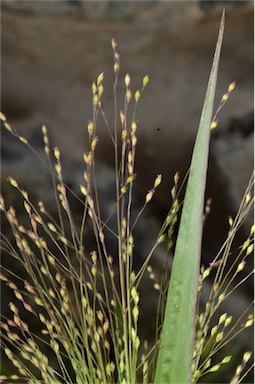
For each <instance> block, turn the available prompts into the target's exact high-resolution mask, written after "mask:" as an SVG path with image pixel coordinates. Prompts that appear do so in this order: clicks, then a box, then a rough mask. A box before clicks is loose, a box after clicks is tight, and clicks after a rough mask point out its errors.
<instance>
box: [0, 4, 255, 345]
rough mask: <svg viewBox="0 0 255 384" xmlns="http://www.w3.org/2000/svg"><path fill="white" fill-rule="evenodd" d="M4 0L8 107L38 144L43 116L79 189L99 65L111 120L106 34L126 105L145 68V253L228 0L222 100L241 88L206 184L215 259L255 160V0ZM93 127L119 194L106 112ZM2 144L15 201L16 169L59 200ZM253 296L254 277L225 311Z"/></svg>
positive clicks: (196, 112)
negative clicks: (149, 197)
mask: <svg viewBox="0 0 255 384" xmlns="http://www.w3.org/2000/svg"><path fill="white" fill-rule="evenodd" d="M1 7H2V13H1V26H2V31H1V32H2V33H1V35H2V37H1V42H2V62H1V111H2V112H3V113H4V114H5V115H6V116H7V119H8V121H9V122H10V123H11V124H12V125H13V126H15V128H16V129H17V130H18V131H19V133H20V134H22V135H24V136H25V137H27V138H28V139H29V140H30V142H31V143H32V144H33V146H34V147H35V148H36V149H37V150H38V151H39V153H40V151H42V148H43V145H42V135H41V126H42V124H45V125H47V127H48V130H49V135H50V140H51V144H52V145H53V146H55V145H57V146H58V147H59V148H60V150H61V153H62V162H63V165H64V169H65V172H66V173H65V175H66V180H67V182H68V183H69V185H71V186H72V187H73V188H74V189H77V191H78V187H79V182H80V178H81V175H82V172H83V169H82V168H81V165H82V164H83V160H82V157H83V153H84V151H85V149H86V140H87V130H86V125H87V121H88V120H89V119H91V117H92V101H91V99H92V97H91V84H92V82H93V81H94V80H95V79H96V78H97V76H98V75H99V74H100V73H101V72H104V75H105V80H104V88H105V92H104V96H103V101H104V111H105V114H106V116H107V118H108V120H109V122H110V124H112V123H113V120H114V116H113V81H114V76H113V54H112V48H111V39H112V38H113V37H114V38H115V40H116V42H117V44H118V47H117V49H118V51H119V52H120V54H121V71H120V82H119V86H118V106H119V108H122V106H123V95H124V76H125V74H126V73H129V74H130V76H131V88H132V89H133V92H135V91H136V90H137V89H138V88H141V84H142V78H143V77H144V76H145V75H146V74H148V75H149V77H150V82H149V84H148V86H147V88H146V90H145V92H144V94H143V96H142V99H141V101H140V104H139V107H138V111H137V119H138V139H139V141H138V152H137V163H136V173H137V182H136V186H137V190H136V199H137V204H138V206H139V201H140V202H141V204H142V203H143V201H144V195H145V194H146V192H147V191H148V190H149V189H150V188H151V186H152V184H153V181H154V179H155V177H156V175H157V174H159V173H162V174H163V182H162V185H161V186H160V187H159V188H158V192H157V193H156V194H155V196H154V203H153V204H154V205H153V204H152V205H153V207H152V208H150V209H149V210H148V212H147V213H146V215H147V216H145V220H144V221H143V223H142V225H144V227H142V228H141V230H140V231H141V232H140V235H139V236H138V239H137V243H138V247H140V248H139V249H143V250H144V252H145V251H146V249H145V248H146V247H145V243H146V236H145V234H147V233H148V234H149V238H150V239H153V236H154V235H155V234H156V232H157V229H158V228H159V226H160V223H161V222H162V220H163V219H164V217H165V215H166V213H167V211H168V207H169V204H170V190H171V187H172V183H173V181H172V180H173V175H174V173H175V172H176V171H179V172H180V175H181V178H183V177H184V176H185V173H186V171H187V169H188V165H189V161H190V157H191V152H192V147H193V144H194V139H195V135H196V131H197V127H198V123H199V118H200V113H201V109H202V104H203V99H204V96H205V90H206V86H207V81H208V76H209V72H210V67H211V63H212V57H213V52H214V49H215V44H216V39H217V33H218V27H219V21H220V15H221V12H222V9H223V8H225V9H226V26H225V35H224V41H223V49H222V58H221V63H220V69H219V78H218V86H217V96H216V102H215V109H216V108H217V106H218V104H219V102H220V100H221V96H222V95H223V94H224V93H225V92H226V91H227V88H228V86H229V84H230V83H232V82H233V81H236V89H235V91H234V92H232V94H231V96H230V99H229V101H228V102H227V104H226V105H225V107H224V108H223V110H222V111H220V114H219V126H218V127H217V128H216V129H215V131H213V132H212V141H211V157H210V162H209V178H208V187H207V197H210V198H212V210H211V213H210V215H209V217H208V220H207V222H206V225H205V236H204V245H203V262H204V263H205V264H206V265H208V263H209V262H210V261H211V260H212V259H213V257H214V255H215V254H216V252H217V251H218V250H219V248H220V245H221V244H222V242H223V241H224V239H225V238H226V235H227V231H228V216H229V215H235V213H236V212H237V209H238V206H239V204H240V201H241V199H242V195H243V193H244V191H245V189H246V186H247V184H248V181H249V178H250V176H251V173H252V170H253V125H254V118H253V102H254V100H253V65H254V64H253V47H254V44H253V2H252V1H229V0H228V1H205V0H202V1H38V0H36V1H20V0H17V1H14V0H12V1H4V0H3V1H2V2H1ZM98 136H99V143H98V147H97V158H98V160H99V161H100V163H99V165H98V169H99V174H100V188H101V191H102V196H107V197H106V203H105V204H107V203H108V202H109V201H112V198H113V197H112V196H110V195H109V193H108V192H109V180H111V177H112V175H113V171H112V167H113V147H112V143H111V140H110V137H109V133H108V130H107V128H106V126H105V124H104V122H103V121H102V119H101V120H99V124H98ZM1 145H2V148H1V155H2V174H1V181H2V190H3V192H5V194H6V195H7V196H6V197H7V198H8V200H9V201H10V202H11V203H12V204H14V205H15V196H14V193H13V191H11V189H10V188H9V187H8V186H7V183H6V178H7V176H8V175H12V176H14V177H17V178H18V180H19V181H20V183H21V184H22V186H24V187H25V188H27V189H28V190H30V191H32V195H33V196H34V198H35V199H37V200H39V199H42V198H43V199H44V200H46V201H47V203H48V204H54V200H53V199H51V196H50V195H49V193H48V190H49V188H48V185H49V183H50V177H49V175H48V174H47V173H46V172H45V170H44V169H43V168H42V167H41V166H40V164H39V163H38V162H37V160H36V159H35V157H34V155H33V154H31V153H29V151H27V149H26V148H25V147H24V146H23V145H22V143H20V142H18V141H17V140H14V139H13V137H11V135H10V134H9V133H8V132H5V131H4V130H3V131H2V141H1ZM100 164H101V165H100ZM52 209H54V207H53V206H52ZM251 223H252V217H251V218H250V221H249V223H248V224H247V225H246V226H245V227H244V228H243V229H241V231H240V241H242V240H243V239H244V238H245V236H246V235H247V233H248V231H249V226H250V225H251ZM139 238H140V239H141V244H140V245H139ZM151 242H152V240H148V244H149V245H150V243H151ZM158 252H159V254H161V252H163V251H162V250H159V251H158ZM159 257H160V256H159ZM249 267H250V268H252V265H250V266H248V268H249ZM252 296H253V289H252V282H249V283H248V284H246V286H245V287H244V288H243V289H241V290H240V292H239V294H238V297H236V298H235V300H232V302H231V308H230V309H229V308H228V310H230V311H232V313H234V314H240V313H242V311H243V310H244V309H245V308H246V306H247V303H248V302H250V300H251V297H252ZM237 303H238V304H237ZM145 318H146V317H145ZM145 333H146V332H145ZM250 336H251V335H248V336H247V335H246V338H245V339H244V340H243V341H242V343H243V345H242V346H241V347H242V348H243V347H247V345H249V342H250ZM242 348H241V349H242ZM250 348H251V347H250Z"/></svg>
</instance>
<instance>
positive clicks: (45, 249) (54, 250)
mask: <svg viewBox="0 0 255 384" xmlns="http://www.w3.org/2000/svg"><path fill="white" fill-rule="evenodd" d="M112 48H113V57H114V65H113V71H114V76H115V81H114V87H113V93H114V112H113V116H114V119H113V120H114V121H113V124H110V123H109V122H108V120H107V118H106V115H105V113H104V110H103V108H102V97H103V94H104V86H103V80H104V74H103V73H101V74H100V75H99V76H98V77H97V79H96V80H95V81H94V82H93V84H92V101H93V112H92V118H91V120H90V121H89V122H88V124H87V133H88V140H87V142H88V148H87V151H86V152H85V153H84V156H83V162H82V165H81V167H82V168H83V169H84V172H83V180H82V182H81V183H80V186H79V190H80V194H79V195H78V194H75V193H74V191H71V190H70V188H69V186H68V185H67V183H66V182H65V179H64V177H63V170H62V162H61V153H60V150H59V149H58V148H57V147H54V148H52V147H51V145H50V140H49V136H48V131H47V127H46V126H43V127H42V138H43V142H44V157H43V158H42V157H41V156H40V160H41V161H42V162H43V163H44V165H45V166H47V167H48V169H49V172H50V174H51V178H52V186H53V194H54V198H55V207H56V214H54V215H52V213H51V212H50V211H48V209H47V207H46V206H45V204H44V202H43V201H38V202H35V201H33V200H32V199H31V198H30V194H29V193H28V191H26V190H25V189H23V187H22V186H21V185H20V183H19V182H18V181H17V180H16V179H15V178H13V177H11V176H10V177H9V179H8V181H9V183H10V185H11V187H12V188H14V189H15V190H16V191H17V193H18V194H19V195H20V196H21V198H22V201H23V209H24V212H25V215H26V220H25V221H24V222H23V221H22V222H21V221H20V219H19V215H18V214H16V211H15V207H14V206H6V205H7V203H6V201H5V198H4V197H3V196H2V195H1V196H0V209H1V211H2V214H3V215H4V216H5V218H6V220H7V222H8V224H9V226H10V228H11V232H12V238H11V239H10V238H9V237H7V236H6V235H5V234H4V233H1V249H2V253H3V255H4V258H10V259H11V260H12V262H13V263H15V264H16V263H19V264H20V266H21V267H22V269H23V273H22V274H18V273H16V271H15V267H14V268H10V267H9V266H5V265H3V266H2V272H1V280H2V283H3V284H6V286H7V287H8V289H9V290H10V291H11V293H10V295H11V297H12V299H11V302H10V303H9V310H8V311H5V310H4V311H3V312H4V313H3V315H2V319H1V328H2V340H1V343H2V347H3V349H4V352H5V354H6V356H7V357H8V359H9V360H10V361H11V363H12V364H13V366H14V368H13V369H14V370H13V373H12V372H11V373H10V375H9V376H8V375H3V374H2V375H1V380H2V381H5V380H14V381H18V382H28V383H33V384H34V383H41V382H43V383H54V384H55V383H56V384H57V383H63V382H64V383H74V382H75V383H77V384H84V383H95V384H96V383H98V384H99V383H122V384H125V383H126V384H131V383H133V384H135V383H137V382H143V383H149V382H152V381H153V380H154V377H155V370H156V364H157V356H158V351H159V346H160V335H161V331H162V324H163V320H164V311H165V307H166V296H167V288H168V282H169V275H170V273H169V258H170V253H171V252H172V250H173V248H174V241H173V233H174V228H175V224H176V222H177V219H178V215H179V211H180V210H181V207H182V202H180V200H179V192H180V188H178V182H179V174H178V173H176V175H175V176H174V185H173V187H172V190H171V196H172V203H171V207H170V209H169V212H168V214H167V216H166V219H165V221H164V222H163V224H162V226H161V228H159V233H158V236H157V237H156V239H155V242H154V245H153V246H152V248H151V251H150V252H149V254H148V255H147V257H146V258H145V259H144V261H143V263H142V265H140V267H139V268H137V267H135V262H134V257H135V236H134V233H135V230H136V226H137V223H138V222H139V220H140V217H141V215H142V214H143V212H144V210H145V209H146V207H147V205H148V204H150V203H151V200H152V199H153V196H154V193H155V192H156V189H157V187H158V186H159V185H160V183H161V180H162V175H156V176H155V179H154V182H152V188H151V189H150V190H149V191H148V193H147V194H146V196H145V197H144V203H143V205H142V208H141V209H140V211H139V212H138V213H137V212H135V213H134V211H133V206H132V202H133V193H134V183H135V180H136V173H135V158H136V151H137V144H138V143H137V130H138V129H139V125H138V122H137V120H136V111H137V106H138V104H139V101H140V97H141V95H142V93H143V91H144V89H145V87H146V85H147V84H148V82H149V78H148V76H145V77H144V78H143V81H142V86H141V89H139V90H136V91H135V92H134V94H133V92H132V90H131V88H130V83H131V77H130V75H129V74H126V75H125V76H124V87H125V96H124V103H123V108H122V109H121V110H119V109H118V107H117V84H118V82H119V75H120V55H119V53H118V51H117V44H116V42H115V40H112ZM233 84H234V83H233ZM233 84H232V85H231V86H230V87H229V89H228V93H227V94H226V95H227V96H226V95H224V96H225V98H223V99H222V102H221V105H220V107H219V109H220V108H221V107H222V106H223V104H225V102H226V99H227V98H228V96H229V94H230V92H231V91H232V90H233V88H234V85H233ZM130 108H133V109H132V113H131V118H129V117H128V116H130V113H129V110H130ZM219 109H218V110H219ZM218 110H217V112H216V114H217V113H218ZM100 114H101V115H102V116H103V120H104V122H105V124H106V127H107V128H108V130H109V135H110V137H111V140H112V144H113V151H114V155H115V164H114V165H115V202H114V204H113V205H112V209H111V212H110V214H109V217H108V218H107V219H105V218H104V219H102V214H101V209H100V207H102V204H104V201H101V200H100V195H99V193H98V188H97V181H96V149H97V145H98V143H99V142H100V138H99V137H98V134H97V121H98V116H99V115H100ZM215 116H216V115H215ZM0 117H1V121H2V123H3V125H4V127H5V128H6V129H7V130H8V131H9V132H10V134H12V135H14V136H15V137H16V138H17V139H18V140H20V141H21V142H22V143H23V144H24V145H26V146H27V147H28V148H29V149H32V150H33V151H34V152H35V154H36V151H35V150H34V149H33V148H32V146H30V143H29V141H28V140H27V139H26V138H24V137H23V136H21V135H20V134H19V133H18V132H17V131H16V129H15V128H14V127H12V125H11V124H9V122H8V121H7V119H6V117H5V115H4V114H2V113H1V116H0ZM215 122H216V117H215V118H214V119H213V123H212V126H211V128H215V126H216V123H215ZM252 187H253V179H251V181H250V183H249V186H248V188H247V191H246V193H245V196H244V199H243V201H242V203H241V206H240V210H239V212H238V213H237V216H236V218H235V219H230V221H229V224H230V228H229V233H228V236H227V239H226V242H225V243H224V244H223V246H222V248H221V249H220V251H219V253H218V254H217V255H216V257H215V259H214V260H213V261H212V263H211V264H210V265H209V266H208V267H207V268H206V267H204V266H202V267H201V270H200V277H199V286H198V302H197V315H196V320H195V322H194V330H195V332H196V336H195V344H194V349H193V350H191V351H190V354H191V356H192V359H193V362H192V367H190V370H191V372H192V383H196V382H197V381H198V380H199V379H200V378H201V377H203V376H204V375H208V374H210V373H215V372H216V371H219V372H220V368H221V366H222V365H224V364H227V363H228V362H230V360H231V352H230V353H229V354H227V355H226V356H225V357H223V358H222V359H221V360H220V361H217V354H218V352H219V351H220V350H221V349H222V348H223V347H224V346H226V345H227V343H228V342H229V341H231V340H232V338H233V337H234V336H235V335H236V334H238V333H240V332H241V331H243V330H245V329H246V328H248V327H249V326H251V325H252V323H253V318H252V316H251V314H250V313H249V312H247V313H246V314H244V316H245V318H244V319H243V318H240V319H233V318H232V315H228V314H227V313H225V312H223V313H221V312H219V311H220V308H221V305H222V303H223V302H224V300H226V299H227V298H228V297H229V295H231V294H232V293H233V291H235V290H236V289H237V288H238V287H239V286H240V285H241V284H242V283H243V282H244V281H246V280H247V279H248V278H249V277H250V276H251V274H252V272H250V273H248V274H247V275H246V276H245V277H243V274H241V272H243V270H244V269H245V264H246V259H247V257H250V255H251V253H252V251H253V245H252V244H253V237H254V226H253V227H252V228H251V230H250V233H249V236H248V237H247V240H246V241H245V242H244V243H243V244H242V245H240V247H239V248H238V249H237V250H236V251H235V252H234V251H233V250H232V244H233V241H234V238H235V236H236V233H237V232H238V230H239V229H240V227H241V225H242V223H243V222H244V220H245V218H246V217H247V216H248V214H249V213H250V211H251V209H252V206H253V197H252ZM70 195H72V197H73V196H74V197H75V198H76V199H77V200H78V202H79V204H80V206H81V207H82V210H81V211H82V213H81V215H80V217H79V218H78V219H77V217H76V216H75V214H74V213H73V209H72V204H71V200H70ZM111 218H114V222H115V225H114V227H113V228H112V227H111V226H110V224H109V223H111V220H110V219H111ZM87 226H91V227H92V229H93V241H92V242H89V243H88V242H87V241H86V228H87ZM109 233H110V234H111V235H112V236H113V238H114V239H115V240H114V241H115V242H116V254H115V255H111V254H110V253H109V252H108V249H107V242H106V238H107V236H108V234H109ZM158 246H161V247H162V246H163V247H164V249H165V255H166V256H165V264H164V268H163V269H162V271H161V276H159V274H158V273H154V270H153V268H152V266H151V264H150V261H151V257H152V255H153V253H154V251H155V250H156V248H157V247H158ZM230 258H232V262H231V265H230V267H229V259H230ZM145 274H147V275H149V278H150V279H151V286H152V287H153V289H155V290H156V291H157V292H158V298H159V299H158V309H157V310H156V311H155V313H156V316H157V318H156V321H155V324H156V325H155V332H154V338H153V342H152V343H151V342H150V343H148V342H147V341H146V340H142V336H141V335H140V334H139V329H140V328H139V315H140V308H141V306H142V302H143V297H142V296H141V293H140V284H141V281H142V280H143V278H144V276H145ZM211 275H213V283H212V289H211V291H210V294H209V297H208V301H207V303H206V306H205V308H204V309H203V310H201V307H200V306H199V297H200V295H201V292H202V291H203V284H204V281H205V280H206V279H207V278H209V276H211ZM238 276H241V277H240V279H239V280H238ZM215 313H216V314H218V313H219V316H218V318H217V319H216V320H215ZM24 317H25V319H26V320H25V319H24ZM35 324H37V326H35ZM38 329H39V331H38ZM215 356H216V360H215ZM250 357H251V354H250V352H246V353H245V354H244V356H243V361H242V362H241V363H240V365H238V367H237V369H236V372H233V379H232V381H231V383H232V384H236V383H238V382H241V380H242V375H243V377H244V376H245V373H244V368H245V366H246V365H247V362H248V360H249V359H250ZM249 369H250V368H248V371H249Z"/></svg>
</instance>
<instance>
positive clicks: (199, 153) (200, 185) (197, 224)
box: [154, 12, 225, 384]
mask: <svg viewBox="0 0 255 384" xmlns="http://www.w3.org/2000/svg"><path fill="white" fill-rule="evenodd" d="M224 22H225V13H224V12H223V14H222V18H221V23H220V29H219V35H218V41H217V45H216V50H215V54H214V59H213V64H212V69H211V74H210V78H209V82H208V87H207V92H206V96H205V102H204V106H203V110H202V114H201V119H200V124H199V129H198V133H197V138H196V142H195V146H194V150H193V156H192V161H191V167H190V175H189V180H188V184H187V189H186V194H185V199H184V205H183V211H182V216H181V222H180V228H179V233H178V239H177V244H176V250H175V256H174V262H173V268H172V274H171V279H170V285H169V290H168V298H167V305H166V311H165V319H164V324H163V329H162V334H161V341H160V349H159V356H158V361H157V367H156V373H155V380H154V382H155V383H157V384H177V383H181V384H186V383H190V382H191V365H192V354H193V344H194V333H195V311H196V300H197V288H198V277H199V266H200V255H201V242H202V215H203V208H204V194H205V185H206V174H207V165H208V152H209V139H210V125H211V119H212V113H213V103H214V96H215V88H216V82H217V73H218V66H219V58H220V51H221V45H222V39H223V31H224Z"/></svg>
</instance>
